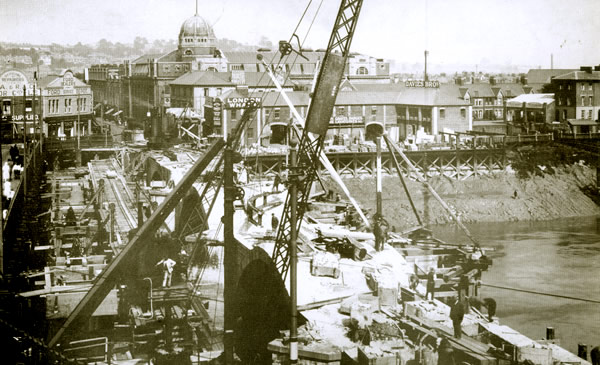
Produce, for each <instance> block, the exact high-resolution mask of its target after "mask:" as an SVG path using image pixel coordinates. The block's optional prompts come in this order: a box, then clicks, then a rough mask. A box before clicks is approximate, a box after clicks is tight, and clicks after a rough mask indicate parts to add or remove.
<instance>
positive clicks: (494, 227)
mask: <svg viewBox="0 0 600 365" xmlns="http://www.w3.org/2000/svg"><path fill="white" fill-rule="evenodd" d="M468 227H469V230H470V231H471V233H472V234H473V236H475V237H476V238H477V239H478V240H479V241H480V242H481V245H482V246H484V247H490V248H494V249H495V251H494V252H491V253H490V254H489V256H491V257H492V258H493V260H494V262H493V265H492V266H491V267H490V269H489V270H488V271H487V272H485V273H484V274H483V278H482V282H484V283H489V284H492V285H500V286H506V287H513V288H519V289H525V290H533V291H538V292H545V293H554V294H559V295H566V296H572V297H577V298H586V299H593V300H597V301H600V218H597V217H585V218H576V219H562V220H557V221H546V222H516V223H515V222H510V223H477V224H470V225H468ZM433 231H434V234H435V236H436V237H438V238H441V239H443V240H445V241H447V242H454V243H460V242H467V241H468V238H467V237H466V236H465V235H464V234H462V233H461V232H462V231H460V230H459V229H458V228H457V227H456V226H439V227H434V228H433ZM482 296H483V297H492V298H495V299H496V301H497V302H498V309H497V315H498V317H500V322H501V323H502V324H505V325H508V326H509V327H512V328H513V329H516V330H517V331H519V332H521V333H523V334H525V335H527V336H528V337H530V338H532V339H541V338H543V337H545V335H546V327H554V331H555V334H556V338H559V339H560V340H561V345H562V347H564V348H566V349H567V350H569V351H571V352H573V353H577V344H578V343H585V344H587V345H588V354H589V350H590V349H591V348H592V347H593V346H598V345H600V303H590V302H584V301H575V300H570V299H563V298H556V297H551V296H542V295H536V294H529V293H523V292H517V291H511V290H504V289H496V288H490V287H482Z"/></svg>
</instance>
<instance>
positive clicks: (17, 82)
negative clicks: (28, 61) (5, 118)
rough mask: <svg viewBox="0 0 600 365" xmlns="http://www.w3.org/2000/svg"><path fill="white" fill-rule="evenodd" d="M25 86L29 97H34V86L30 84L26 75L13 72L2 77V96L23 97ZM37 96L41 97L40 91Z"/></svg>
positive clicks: (0, 85) (0, 82)
mask: <svg viewBox="0 0 600 365" xmlns="http://www.w3.org/2000/svg"><path fill="white" fill-rule="evenodd" d="M23 86H25V88H26V93H27V96H33V85H31V84H29V81H28V80H27V77H26V76H25V74H24V73H22V72H20V71H16V70H11V71H6V72H5V73H3V74H2V75H0V96H23ZM36 94H37V95H39V91H36Z"/></svg>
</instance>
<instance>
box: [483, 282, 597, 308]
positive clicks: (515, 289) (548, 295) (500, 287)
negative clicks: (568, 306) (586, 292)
mask: <svg viewBox="0 0 600 365" xmlns="http://www.w3.org/2000/svg"><path fill="white" fill-rule="evenodd" d="M480 284H481V286H487V287H490V288H496V289H503V290H512V291H518V292H522V293H529V294H536V295H545V296H547V297H555V298H563V299H571V300H578V301H581V302H590V303H599V304H600V300H596V299H587V298H579V297H573V296H570V295H561V294H554V293H544V292H539V291H534V290H527V289H519V288H511V287H508V286H501V285H495V284H487V283H480Z"/></svg>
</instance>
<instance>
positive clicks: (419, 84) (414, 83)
mask: <svg viewBox="0 0 600 365" xmlns="http://www.w3.org/2000/svg"><path fill="white" fill-rule="evenodd" d="M404 86H406V87H429V88H439V87H440V82H439V81H424V80H408V81H405V82H404Z"/></svg>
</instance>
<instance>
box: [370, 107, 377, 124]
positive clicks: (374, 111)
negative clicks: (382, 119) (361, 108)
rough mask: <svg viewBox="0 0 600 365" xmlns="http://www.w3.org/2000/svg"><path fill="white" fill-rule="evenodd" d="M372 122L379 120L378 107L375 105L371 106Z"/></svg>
mask: <svg viewBox="0 0 600 365" xmlns="http://www.w3.org/2000/svg"><path fill="white" fill-rule="evenodd" d="M371 120H372V121H375V120H377V107H376V106H375V105H373V106H371Z"/></svg>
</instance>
